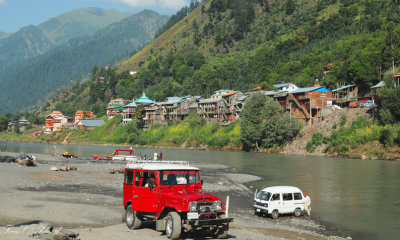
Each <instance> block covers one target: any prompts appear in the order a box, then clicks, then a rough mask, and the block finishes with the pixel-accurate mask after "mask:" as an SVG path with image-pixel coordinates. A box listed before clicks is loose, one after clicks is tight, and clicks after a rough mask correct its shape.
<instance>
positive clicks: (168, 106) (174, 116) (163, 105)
mask: <svg viewBox="0 0 400 240" xmlns="http://www.w3.org/2000/svg"><path fill="white" fill-rule="evenodd" d="M183 101H185V100H184V99H182V98H181V97H168V98H167V99H166V100H165V101H164V102H157V103H156V105H157V106H159V108H160V110H161V114H162V115H163V117H164V119H163V120H164V121H165V122H167V121H176V120H178V119H181V118H180V116H179V117H178V103H179V105H180V104H181V103H182V102H183Z"/></svg>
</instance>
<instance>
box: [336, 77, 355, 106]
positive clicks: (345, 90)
mask: <svg viewBox="0 0 400 240" xmlns="http://www.w3.org/2000/svg"><path fill="white" fill-rule="evenodd" d="M357 97H358V87H357V86H356V85H354V84H348V85H346V83H345V82H341V83H339V84H338V88H337V89H334V90H332V98H333V99H332V101H333V103H334V104H336V105H338V106H341V107H348V106H349V104H350V103H351V102H354V101H356V100H357Z"/></svg>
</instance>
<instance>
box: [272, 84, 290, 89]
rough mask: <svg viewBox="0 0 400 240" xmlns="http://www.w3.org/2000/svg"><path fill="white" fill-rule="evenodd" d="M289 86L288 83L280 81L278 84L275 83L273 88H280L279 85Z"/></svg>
mask: <svg viewBox="0 0 400 240" xmlns="http://www.w3.org/2000/svg"><path fill="white" fill-rule="evenodd" d="M287 86H289V83H280V84H275V85H274V88H281V87H287Z"/></svg>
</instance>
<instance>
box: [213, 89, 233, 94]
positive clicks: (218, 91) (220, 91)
mask: <svg viewBox="0 0 400 240" xmlns="http://www.w3.org/2000/svg"><path fill="white" fill-rule="evenodd" d="M228 92H233V90H228V89H220V90H217V91H215V92H214V94H219V93H228Z"/></svg>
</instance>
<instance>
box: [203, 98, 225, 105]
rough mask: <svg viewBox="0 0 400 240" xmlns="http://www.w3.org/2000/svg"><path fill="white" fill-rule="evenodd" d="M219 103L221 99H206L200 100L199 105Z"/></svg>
mask: <svg viewBox="0 0 400 240" xmlns="http://www.w3.org/2000/svg"><path fill="white" fill-rule="evenodd" d="M219 101H222V99H221V98H207V99H203V100H200V102H199V103H200V104H201V103H216V102H219Z"/></svg>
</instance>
